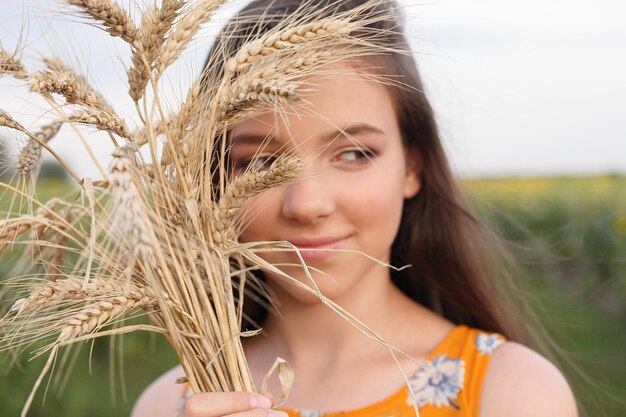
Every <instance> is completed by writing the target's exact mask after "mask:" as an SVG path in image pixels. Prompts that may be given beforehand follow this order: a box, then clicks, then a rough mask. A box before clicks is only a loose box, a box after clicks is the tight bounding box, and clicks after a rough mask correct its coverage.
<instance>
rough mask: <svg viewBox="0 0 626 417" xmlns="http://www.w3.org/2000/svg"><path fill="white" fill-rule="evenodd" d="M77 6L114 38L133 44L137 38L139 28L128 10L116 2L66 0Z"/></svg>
mask: <svg viewBox="0 0 626 417" xmlns="http://www.w3.org/2000/svg"><path fill="white" fill-rule="evenodd" d="M65 1H66V2H67V3H68V4H71V5H73V6H76V7H78V8H80V9H81V10H82V12H83V13H84V14H85V15H87V16H88V17H90V18H91V19H93V20H95V21H97V22H100V24H102V26H104V28H105V30H106V31H107V32H108V33H110V34H111V35H112V36H117V37H120V38H122V39H124V40H125V41H126V42H128V43H130V44H132V43H133V42H134V41H135V39H136V38H137V28H136V27H135V24H134V23H133V21H132V19H131V18H130V16H129V15H128V12H127V11H126V10H123V9H122V8H121V7H120V6H119V5H118V4H117V3H116V2H115V1H114V0H65Z"/></svg>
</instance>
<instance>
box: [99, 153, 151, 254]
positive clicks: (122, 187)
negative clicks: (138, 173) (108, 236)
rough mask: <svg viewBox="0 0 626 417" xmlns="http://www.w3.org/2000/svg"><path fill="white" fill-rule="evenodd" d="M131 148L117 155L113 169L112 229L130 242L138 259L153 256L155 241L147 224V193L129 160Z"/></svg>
mask: <svg viewBox="0 0 626 417" xmlns="http://www.w3.org/2000/svg"><path fill="white" fill-rule="evenodd" d="M130 151H131V150H130V149H128V148H118V149H116V150H115V151H113V160H112V161H111V165H110V169H109V170H110V173H111V175H110V184H111V185H110V189H111V200H110V203H111V207H112V208H113V213H112V221H113V226H112V229H114V230H116V231H117V232H119V235H120V236H123V237H124V239H125V240H126V241H127V242H128V244H129V246H130V247H131V249H132V250H133V252H134V253H135V255H137V256H142V255H144V256H148V255H150V254H151V253H152V244H153V242H154V241H155V239H153V238H152V236H153V234H152V232H151V230H150V228H149V227H148V225H147V224H146V214H145V212H144V209H143V207H142V204H141V202H142V201H143V199H144V197H143V195H142V194H143V193H142V191H140V190H139V188H138V187H137V185H136V184H135V182H134V180H133V175H132V169H133V166H132V165H133V164H132V162H131V160H130V159H129V157H128V153H130Z"/></svg>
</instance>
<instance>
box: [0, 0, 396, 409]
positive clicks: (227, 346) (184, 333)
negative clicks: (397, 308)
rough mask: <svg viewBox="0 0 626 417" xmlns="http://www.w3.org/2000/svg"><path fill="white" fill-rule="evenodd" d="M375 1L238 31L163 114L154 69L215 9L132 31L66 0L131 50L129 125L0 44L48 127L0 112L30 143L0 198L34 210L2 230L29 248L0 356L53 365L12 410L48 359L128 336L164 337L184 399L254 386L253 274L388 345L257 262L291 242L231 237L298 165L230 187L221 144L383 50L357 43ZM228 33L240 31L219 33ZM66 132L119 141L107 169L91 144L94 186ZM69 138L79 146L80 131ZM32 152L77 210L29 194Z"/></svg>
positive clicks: (64, 70)
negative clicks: (287, 287)
mask: <svg viewBox="0 0 626 417" xmlns="http://www.w3.org/2000/svg"><path fill="white" fill-rule="evenodd" d="M377 1H378V0H372V2H371V4H366V5H364V6H362V7H360V8H358V9H354V10H352V11H350V12H348V13H341V14H337V15H335V16H333V17H332V18H328V17H324V18H318V17H317V16H318V15H317V13H319V11H316V7H315V4H314V2H310V3H307V2H303V6H302V8H301V10H300V11H299V12H298V13H296V14H295V15H294V17H292V18H290V19H288V20H286V21H284V22H282V23H281V24H279V25H278V26H276V27H275V28H274V29H272V30H271V31H269V32H268V33H266V34H263V35H256V34H254V33H249V34H246V36H247V37H248V38H247V40H246V42H245V43H244V47H243V48H241V49H240V50H239V51H238V52H237V53H236V54H234V55H232V56H223V54H219V53H217V54H214V56H213V61H212V62H209V64H208V66H207V68H206V69H205V71H204V73H203V74H202V75H201V76H200V77H199V78H198V81H197V82H195V83H194V84H193V85H192V86H191V88H190V90H189V92H188V94H187V95H186V99H185V101H184V102H183V103H182V105H181V106H180V108H179V110H178V111H176V112H169V113H168V112H166V111H165V109H166V108H167V105H166V101H165V98H164V97H162V96H161V95H160V94H159V87H160V85H161V84H160V82H161V80H162V77H163V74H164V73H165V71H166V69H167V68H168V67H169V66H170V65H171V64H172V63H173V62H175V61H176V60H177V59H178V58H179V57H180V55H181V53H182V51H183V50H184V49H185V48H186V47H187V46H188V45H189V43H190V41H191V40H192V39H193V38H194V36H195V35H196V33H197V31H198V29H199V28H200V27H201V26H202V25H203V24H204V23H205V22H207V21H209V19H210V18H211V16H212V15H213V13H214V12H215V11H216V9H217V8H218V7H220V6H221V4H222V3H223V1H221V0H198V1H195V2H190V1H184V0H162V1H161V2H160V4H157V3H153V4H150V5H148V6H147V7H146V8H145V9H144V10H141V11H139V12H138V15H140V16H141V19H140V22H139V23H136V22H135V21H134V20H133V19H132V18H131V14H130V13H129V12H128V11H126V10H124V9H123V8H122V7H120V6H119V5H118V4H117V3H116V2H115V1H114V0H66V2H67V3H69V4H70V5H71V7H73V8H74V9H73V10H74V11H79V12H80V13H81V15H83V16H84V17H85V18H86V19H88V20H89V22H90V23H91V24H95V25H97V26H100V27H102V28H103V29H104V30H106V32H108V33H109V34H110V35H111V36H114V37H119V38H121V39H122V40H124V41H125V42H126V43H127V44H128V46H129V50H130V53H131V63H132V65H131V67H130V68H128V71H127V75H128V89H129V95H130V98H131V99H132V100H133V101H134V102H135V104H136V109H137V120H138V121H139V122H138V126H137V127H133V126H131V125H130V124H129V122H128V121H126V120H124V119H123V118H122V117H120V116H119V115H118V114H117V112H116V110H115V108H114V107H113V106H111V105H110V104H108V103H107V102H106V100H105V99H104V98H103V96H102V95H101V94H99V93H98V92H97V91H95V90H94V89H93V88H92V87H91V86H90V84H89V82H88V81H87V78H86V77H84V76H81V75H80V74H78V73H77V72H76V71H74V70H73V69H72V68H70V67H69V66H68V65H66V64H64V63H63V62H61V61H60V60H58V59H56V58H46V59H43V62H42V64H43V66H42V69H39V70H37V71H30V70H28V69H27V68H25V66H24V65H23V64H22V62H21V60H20V58H19V57H18V54H11V53H8V52H7V51H5V50H1V49H0V76H12V77H15V78H16V79H18V80H21V81H23V82H24V83H25V86H26V87H27V88H28V89H29V90H30V91H31V92H32V93H33V94H37V95H39V96H41V97H43V98H44V99H45V101H46V102H47V103H48V104H49V106H50V109H47V111H48V112H51V113H52V114H54V115H55V117H56V119H55V120H53V121H52V122H51V123H49V124H46V125H44V126H42V127H40V128H39V129H38V130H37V131H31V130H30V129H28V128H26V127H25V126H23V125H22V124H21V123H20V122H18V121H17V120H15V119H14V118H13V117H12V116H11V115H10V114H8V113H7V112H5V111H2V110H0V126H4V127H7V128H10V129H14V130H16V131H19V132H21V134H22V135H25V136H26V138H27V142H26V145H25V146H23V148H22V150H21V152H20V154H19V158H18V161H17V162H16V164H17V169H18V174H17V175H18V180H17V184H15V185H12V184H11V183H2V184H0V187H2V188H3V190H0V191H1V192H2V195H3V196H5V195H8V194H12V195H13V196H14V197H15V198H14V201H18V202H19V201H26V202H28V205H29V206H30V207H31V211H30V213H31V214H28V215H20V216H17V217H11V216H9V217H8V218H6V219H5V220H2V221H0V251H4V252H5V253H6V252H7V251H8V249H10V248H12V247H14V246H15V245H22V246H25V247H26V248H27V249H28V250H26V251H24V257H23V259H22V260H21V261H20V262H18V263H17V266H16V268H15V270H14V272H13V274H12V275H13V276H15V277H18V276H19V277H20V278H19V279H18V278H15V279H9V280H8V281H6V282H5V283H3V285H4V287H6V288H12V291H14V293H13V296H14V297H15V299H17V301H14V303H13V305H12V307H11V309H10V312H9V313H8V314H7V315H6V316H5V317H4V318H3V319H2V322H1V323H0V324H1V326H2V327H1V333H0V337H1V339H2V340H1V341H0V346H2V349H18V350H22V349H23V348H25V347H27V346H29V345H31V344H32V343H33V342H35V341H42V340H46V341H47V344H46V345H45V346H44V347H43V348H41V349H40V350H39V351H37V352H36V353H37V354H42V353H48V354H49V359H48V362H47V364H46V366H45V368H44V369H43V371H42V373H41V376H40V377H39V379H38V381H37V382H36V384H35V387H34V388H33V390H32V392H31V394H30V397H29V398H28V400H27V403H26V405H25V407H24V411H23V415H25V414H26V412H27V410H28V407H29V405H30V403H31V401H32V399H33V396H34V394H35V391H36V390H37V387H38V386H39V384H40V382H41V381H42V379H43V377H44V376H45V374H46V373H47V372H48V371H49V370H50V368H51V366H52V364H53V363H54V360H55V357H56V356H57V355H58V353H59V349H61V348H62V347H63V346H67V345H69V344H72V343H76V342H78V341H84V340H87V339H90V338H94V337H98V336H103V335H111V334H120V333H126V332H129V331H135V330H145V331H153V332H158V333H162V334H164V335H165V336H166V337H167V339H168V340H169V342H170V343H171V345H172V346H173V348H174V349H175V351H176V352H177V354H178V356H179V358H180V361H181V363H182V366H183V368H184V371H185V374H186V379H187V381H188V382H189V384H190V386H191V388H192V390H193V391H194V392H201V391H233V390H246V391H256V387H255V386H254V383H253V381H252V377H251V375H250V372H249V370H248V366H247V364H246V360H245V357H244V354H243V349H242V345H241V337H250V336H253V335H255V334H256V333H257V332H258V331H251V332H243V333H242V332H241V327H242V326H241V325H242V321H243V320H244V319H245V317H244V313H243V311H244V310H243V301H244V298H245V295H246V294H249V295H250V296H258V294H259V293H261V294H264V292H265V289H264V286H263V283H262V282H260V281H258V280H257V279H256V278H255V276H254V275H253V274H252V272H254V271H255V270H259V269H264V270H268V271H272V272H273V273H274V274H275V275H277V276H281V277H283V278H284V279H286V280H291V281H292V282H293V283H294V285H299V286H301V287H303V288H305V289H306V290H308V291H310V292H312V293H316V294H318V295H319V297H320V298H321V299H322V301H323V302H324V303H326V304H327V305H328V306H329V307H330V308H332V309H334V310H335V311H336V312H337V313H338V314H340V315H341V316H342V317H344V318H346V319H347V320H349V321H350V322H351V323H353V324H354V325H356V326H358V327H359V328H360V329H361V330H362V331H363V332H364V333H365V334H366V335H368V336H369V337H371V338H373V339H376V340H378V341H379V342H381V343H384V341H382V340H381V339H380V338H379V337H378V336H376V335H375V334H374V333H373V332H372V331H371V330H369V329H368V328H367V326H365V325H363V323H361V322H359V321H358V320H357V319H356V318H354V317H352V316H351V315H350V314H348V313H347V312H346V311H344V310H342V309H341V308H340V307H338V306H336V305H335V304H333V303H332V302H331V301H329V300H328V299H326V298H325V297H324V296H323V295H322V294H320V293H319V291H318V290H317V288H316V287H315V283H314V281H313V279H312V278H311V285H310V286H306V285H303V284H301V283H299V282H298V281H296V280H293V279H291V278H290V277H289V276H288V275H287V274H286V273H285V272H283V271H282V270H281V269H279V268H277V267H276V266H273V265H271V264H269V263H267V262H266V261H264V260H263V259H262V257H261V256H259V254H260V253H261V252H263V251H268V250H296V251H297V249H296V248H295V247H293V246H292V245H290V244H289V243H288V242H255V243H246V244H242V243H239V242H238V241H237V236H238V230H240V229H239V228H240V227H241V222H240V219H239V216H238V211H239V209H240V208H241V207H242V205H243V204H244V203H245V202H246V200H247V199H249V198H251V197H254V196H255V195H257V194H258V193H260V192H262V191H264V190H266V189H268V188H270V187H274V186H278V185H281V184H285V183H287V182H289V181H292V180H293V179H294V178H295V176H296V174H297V173H298V169H299V166H300V162H299V161H298V160H297V159H296V158H294V157H292V156H289V155H284V156H281V157H279V158H278V159H277V160H276V161H275V162H274V163H273V164H272V166H271V167H269V169H267V170H264V171H254V170H249V171H247V172H245V173H243V174H242V175H240V176H238V177H236V178H233V179H231V178H230V176H229V168H228V163H227V143H226V140H225V138H226V134H227V131H228V129H229V128H230V127H231V126H232V125H233V124H235V123H237V122H238V121H240V120H242V119H244V118H247V117H250V116H251V115H253V114H255V113H258V112H263V111H267V110H272V111H286V110H285V109H287V108H289V106H297V105H298V103H299V102H301V101H303V100H306V97H305V95H306V94H305V92H303V91H301V89H300V87H301V86H302V85H303V77H305V76H307V75H312V74H317V75H319V74H323V73H324V67H325V66H326V65H328V64H331V63H333V62H335V61H337V60H342V59H349V58H354V57H358V56H361V55H366V54H372V53H377V52H384V51H381V50H380V47H378V46H376V44H375V43H374V42H369V41H368V36H371V37H372V39H373V38H374V37H376V36H377V34H376V33H374V32H372V33H369V34H367V32H368V30H370V29H368V24H369V23H371V22H372V21H373V20H375V19H382V18H384V16H383V15H378V14H373V13H370V12H368V10H370V6H371V5H373V4H374V3H375V2H377ZM259 18H261V17H259ZM357 32H359V36H358V37H356V36H353V34H354V33H357ZM364 33H366V35H364ZM223 36H225V37H228V36H241V34H240V33H229V32H228V30H225V31H224V35H223ZM218 52H219V51H218ZM63 124H69V125H71V126H73V127H75V126H78V125H85V126H87V127H91V128H95V129H96V130H100V131H104V132H106V133H108V136H109V137H110V140H111V141H112V143H113V144H114V146H115V151H114V152H113V160H112V163H111V164H110V166H109V169H108V170H105V169H103V168H102V167H101V164H100V163H99V161H98V157H97V155H95V154H94V153H93V152H91V150H90V149H88V151H90V155H91V156H92V159H93V163H94V164H95V165H96V166H98V167H99V169H100V172H101V173H102V179H100V180H98V181H90V180H89V179H86V178H80V177H78V176H77V175H76V173H75V172H74V171H72V169H71V168H70V167H69V166H68V165H67V164H66V163H65V162H64V161H63V160H62V158H61V157H59V155H58V154H57V153H56V152H55V151H54V149H53V148H52V147H51V143H53V142H51V140H52V139H53V138H54V136H55V134H57V132H58V131H59V129H60V128H61V126H62V125H63ZM74 130H75V132H76V133H77V134H78V135H79V136H80V137H81V138H82V135H84V134H86V133H85V131H84V130H83V129H79V128H75V129H74ZM92 130H93V129H92ZM159 141H161V142H162V143H163V151H162V153H161V154H160V153H159V152H158V150H157V144H158V142H159ZM83 143H84V144H85V146H87V142H86V141H83ZM142 148H147V149H148V152H147V153H148V154H149V155H150V161H151V162H148V161H146V158H144V156H143V155H144V154H143V153H140V152H139V151H140V150H141V149H142ZM42 150H45V151H46V152H48V153H50V154H51V155H52V156H53V157H55V158H56V159H57V160H58V161H59V162H60V163H61V164H62V165H63V166H64V167H65V169H67V171H68V172H69V174H70V175H71V176H72V177H73V179H74V180H75V182H76V184H77V186H78V187H80V194H81V196H82V198H81V199H77V198H75V199H72V198H66V199H60V198H55V199H52V200H50V201H48V202H41V201H39V200H38V199H37V198H36V197H35V195H34V194H33V189H34V188H33V187H32V186H29V187H26V186H24V185H28V184H30V185H32V184H33V183H34V182H35V181H36V179H37V174H38V171H39V165H40V158H41V153H42ZM20 184H21V185H22V186H20ZM0 255H2V253H1V252H0ZM301 265H302V267H303V268H304V269H305V270H306V266H305V265H304V262H301ZM309 277H310V276H309ZM16 294H17V295H16ZM264 295H265V296H267V294H264ZM264 299H267V300H269V302H271V298H267V297H266V298H264ZM140 310H143V311H144V312H145V313H147V314H149V316H150V318H151V321H152V324H151V325H141V326H123V325H120V323H121V320H122V319H123V318H124V317H126V316H128V314H130V313H133V312H136V311H140ZM110 324H116V325H117V326H116V327H114V328H111V327H110V326H109V327H107V326H108V325H110ZM389 349H390V352H392V348H391V347H389ZM285 390H286V391H288V388H287V387H285Z"/></svg>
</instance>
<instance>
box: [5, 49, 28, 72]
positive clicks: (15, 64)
mask: <svg viewBox="0 0 626 417" xmlns="http://www.w3.org/2000/svg"><path fill="white" fill-rule="evenodd" d="M2 74H10V75H12V76H13V77H15V78H18V79H26V78H27V77H28V76H27V73H26V69H24V66H23V65H22V63H21V62H20V60H19V59H17V58H16V56H15V54H9V53H8V52H7V51H5V50H4V49H2V47H0V75H2Z"/></svg>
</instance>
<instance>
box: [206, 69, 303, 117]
mask: <svg viewBox="0 0 626 417" xmlns="http://www.w3.org/2000/svg"><path fill="white" fill-rule="evenodd" d="M299 85H300V83H295V82H292V83H288V82H284V81H283V80H280V79H263V78H252V79H246V80H245V81H243V82H238V81H237V82H235V83H234V84H232V85H231V86H230V88H229V91H228V92H227V94H226V97H223V98H220V99H218V103H219V105H218V107H219V111H220V118H221V121H222V122H225V121H227V120H228V119H232V118H233V117H234V115H235V113H238V112H241V111H245V110H248V109H252V108H254V107H255V105H258V104H260V103H266V104H285V103H288V102H289V101H292V100H293V99H295V98H296V96H297V88H298V86H299Z"/></svg>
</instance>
